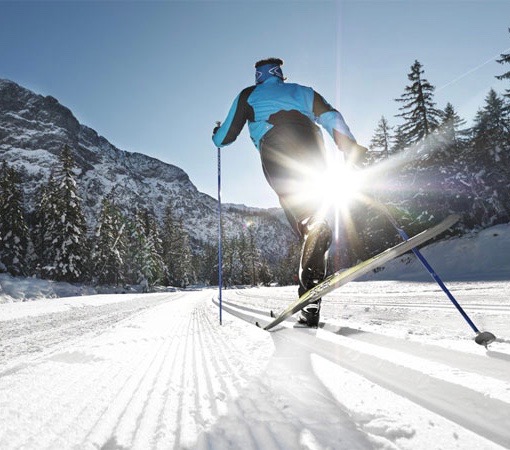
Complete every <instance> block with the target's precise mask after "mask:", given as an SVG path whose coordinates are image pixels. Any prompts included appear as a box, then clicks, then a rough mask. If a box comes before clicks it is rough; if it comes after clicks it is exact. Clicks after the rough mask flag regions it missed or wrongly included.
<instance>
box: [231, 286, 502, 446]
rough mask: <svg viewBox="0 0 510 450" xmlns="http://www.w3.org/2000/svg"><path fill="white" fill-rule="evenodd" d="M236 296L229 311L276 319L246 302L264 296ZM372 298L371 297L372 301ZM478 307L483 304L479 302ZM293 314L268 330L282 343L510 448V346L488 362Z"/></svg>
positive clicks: (480, 357) (482, 357)
mask: <svg viewBox="0 0 510 450" xmlns="http://www.w3.org/2000/svg"><path fill="white" fill-rule="evenodd" d="M227 297H228V295H227ZM231 297H232V298H234V299H235V300H237V302H236V301H229V300H228V299H226V300H224V302H223V305H224V309H225V310H226V311H227V312H229V313H230V314H233V315H234V316H237V317H239V318H241V319H243V320H246V321H248V322H250V323H255V321H265V322H266V323H267V322H268V321H269V320H270V318H269V314H268V313H269V311H268V310H262V309H260V308H257V307H254V306H247V305H249V304H250V299H253V298H257V297H259V298H261V297H262V298H263V296H258V295H257V294H254V293H253V292H249V291H248V292H245V291H237V292H235V294H234V295H232V296H231ZM239 300H242V301H243V304H240V303H239ZM328 302H330V301H329V299H328ZM356 304H357V305H358V302H357V303H356ZM366 305H373V302H372V303H366ZM380 306H394V307H395V306H397V307H410V308H422V307H426V308H427V309H429V308H430V307H431V304H430V303H421V304H413V305H409V304H404V303H402V302H388V303H384V304H383V305H380ZM433 306H436V305H433ZM470 306H475V305H470ZM480 306H484V305H480ZM476 307H477V308H479V306H478V305H476ZM479 309H484V308H479ZM486 309H491V310H495V311H505V312H509V310H510V307H506V306H501V305H498V306H497V307H492V306H488V307H487V308H486ZM294 320H295V319H294ZM294 320H290V321H287V322H284V323H283V324H281V326H279V327H275V330H274V331H270V333H271V334H272V335H273V336H274V340H275V343H276V345H278V342H279V341H286V342H287V344H290V345H294V346H296V347H298V348H302V349H303V350H304V351H309V352H311V353H313V354H316V355H318V356H320V357H323V358H325V359H327V360H329V361H331V362H332V363H334V364H337V365H339V366H341V367H342V368H344V369H347V370H349V371H352V372H354V373H356V374H358V375H361V376H363V377H365V378H366V379H368V380H370V381H372V382H373V383H376V384H377V385H379V386H381V387H383V388H385V389H388V390H390V391H392V392H394V393H395V394H397V395H399V396H402V397H405V398H407V399H409V400H411V401H413V402H414V403H416V404H418V405H421V406H423V407H425V408H427V409H428V410H430V411H433V412H435V413H437V414H439V415H441V416H442V417H445V418H447V419H449V420H451V421H453V422H456V423H457V424H459V425H461V426H462V427H464V428H466V429H469V430H471V431H473V432H474V433H476V434H478V435H480V436H484V437H485V438H487V439H489V440H491V441H493V442H495V443H497V444H499V445H502V446H504V447H505V448H510V390H509V389H510V388H509V386H510V384H509V383H510V364H509V362H510V346H506V348H505V350H506V352H498V351H493V350H489V351H488V352H487V356H490V357H491V358H490V365H489V366H488V363H487V357H486V355H478V354H472V353H464V352H459V351H455V350H450V349H445V348H442V347H439V346H434V345H430V344H423V343H419V342H412V341H408V340H404V339H399V338H395V337H391V336H384V335H381V334H377V333H372V332H368V331H364V330H358V329H351V328H345V327H338V326H335V325H331V324H328V323H327V322H326V323H323V324H322V325H321V327H320V328H319V329H317V330H310V329H302V328H301V327H299V328H300V329H297V330H292V328H293V327H294V326H295V325H296V323H295V321H294ZM473 345H476V344H474V343H473ZM500 345H506V344H500ZM452 370H453V372H454V376H452ZM473 380H474V382H473ZM444 392H448V393H449V396H446V397H445V396H444V395H443V393H444ZM502 411H504V413H502Z"/></svg>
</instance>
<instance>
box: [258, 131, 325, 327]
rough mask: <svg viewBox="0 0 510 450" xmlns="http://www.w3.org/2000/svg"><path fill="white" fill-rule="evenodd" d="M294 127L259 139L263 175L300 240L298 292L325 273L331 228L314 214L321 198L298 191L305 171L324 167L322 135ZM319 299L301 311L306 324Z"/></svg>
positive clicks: (312, 321)
mask: <svg viewBox="0 0 510 450" xmlns="http://www.w3.org/2000/svg"><path fill="white" fill-rule="evenodd" d="M295 128H296V127H294V128H285V129H284V130H282V129H281V127H275V128H273V129H272V130H271V131H270V132H269V133H268V136H267V138H265V139H264V140H263V142H262V145H261V161H262V166H263V169H264V174H265V176H266V179H267V181H268V182H269V184H270V185H271V187H272V188H273V189H274V191H275V192H276V193H277V194H278V197H279V200H280V204H281V205H282V208H283V209H284V211H285V214H286V216H287V219H288V220H289V223H290V224H291V227H292V229H293V230H294V232H295V233H296V234H297V235H298V236H299V238H300V240H301V243H302V251H301V260H300V267H299V281H300V283H299V284H300V285H299V290H298V294H299V296H301V295H302V294H303V293H304V292H306V291H307V290H309V289H311V288H312V287H314V286H316V285H317V284H318V283H319V282H320V281H322V280H323V279H324V278H325V276H326V271H327V267H326V260H327V251H328V249H329V246H330V244H331V239H332V232H331V229H330V227H329V225H328V224H327V222H326V221H325V220H323V219H320V218H319V217H318V214H317V213H318V209H319V207H320V202H321V200H322V199H320V198H316V199H314V198H309V196H307V195H303V194H302V193H301V192H300V191H299V190H300V188H301V186H302V185H303V184H304V183H303V178H304V177H306V175H307V172H309V171H313V170H315V171H317V173H322V172H321V171H323V170H324V169H325V166H326V163H325V158H324V154H325V149H324V144H323V140H322V135H321V134H320V132H319V133H317V131H316V130H315V129H312V128H308V129H307V128H306V127H305V128H299V127H297V130H296V129H295ZM320 303H321V302H320V300H318V301H317V302H316V303H314V304H310V305H308V306H307V307H305V309H304V310H303V311H302V318H301V319H302V321H303V322H305V323H307V325H308V326H317V325H318V322H319V312H320Z"/></svg>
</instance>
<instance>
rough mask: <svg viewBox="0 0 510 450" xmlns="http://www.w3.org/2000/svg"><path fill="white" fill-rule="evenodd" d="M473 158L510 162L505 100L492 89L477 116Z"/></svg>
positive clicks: (488, 163)
mask: <svg viewBox="0 0 510 450" xmlns="http://www.w3.org/2000/svg"><path fill="white" fill-rule="evenodd" d="M472 132H473V141H472V142H473V153H472V158H473V159H474V160H476V161H477V162H478V163H484V164H485V165H489V166H490V165H492V164H494V163H497V164H504V165H505V166H507V167H508V164H509V163H510V124H509V114H508V109H507V108H505V103H504V100H503V99H502V98H501V97H500V96H498V94H497V93H496V91H495V90H494V89H491V90H490V91H489V93H488V95H487V97H486V98H485V106H484V107H483V108H481V109H480V110H479V111H478V113H477V114H476V117H475V123H474V126H473V129H472Z"/></svg>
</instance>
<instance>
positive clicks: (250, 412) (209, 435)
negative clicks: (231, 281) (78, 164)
mask: <svg viewBox="0 0 510 450" xmlns="http://www.w3.org/2000/svg"><path fill="white" fill-rule="evenodd" d="M509 241H510V235H509V227H508V226H504V225H499V226H497V227H493V228H492V229H490V230H485V231H484V232H482V233H479V234H478V235H476V236H471V237H469V238H464V239H450V240H447V241H441V242H438V243H436V244H433V245H431V246H429V247H428V248H426V249H425V250H424V251H423V253H424V254H425V255H426V257H427V258H428V259H429V262H431V263H432V265H433V266H436V265H437V266H441V270H439V268H438V267H435V269H436V271H437V272H438V274H439V275H441V276H443V277H444V278H451V281H449V282H447V286H448V287H449V289H450V290H451V292H452V293H453V295H454V296H455V298H456V299H457V300H458V301H459V303H460V304H461V305H462V306H463V307H464V309H465V310H466V312H467V313H468V314H469V316H470V317H471V319H472V320H473V322H474V323H475V324H476V325H477V326H478V328H480V329H481V330H487V331H490V332H492V333H494V334H495V335H496V336H497V341H496V342H494V343H492V344H490V345H489V347H488V348H487V349H486V348H485V347H483V346H480V345H477V344H476V343H475V342H474V340H473V338H474V337H475V333H474V332H473V331H472V330H471V328H470V327H469V326H468V324H467V323H466V322H465V321H464V319H463V318H462V317H461V315H460V314H459V313H458V311H457V310H456V309H455V308H454V307H453V305H452V304H451V303H450V301H449V300H448V298H447V297H446V296H445V295H444V293H443V292H442V291H441V289H440V288H439V286H438V285H437V284H435V283H434V282H433V281H431V280H428V281H416V280H417V279H419V278H421V272H420V271H419V266H415V264H414V262H412V258H411V259H410V258H408V257H406V258H404V259H403V262H398V261H396V262H393V263H392V264H389V265H387V267H385V269H384V270H382V271H379V272H378V273H377V274H375V275H374V276H380V274H382V273H384V276H385V277H386V278H388V277H389V274H391V273H394V274H397V275H398V276H395V277H394V279H392V280H381V279H370V280H365V281H360V282H352V283H349V284H347V285H346V286H343V287H341V288H340V289H338V290H337V291H335V292H334V293H332V294H329V295H327V296H326V297H325V298H324V301H323V307H322V315H321V325H320V327H319V328H318V329H306V328H298V327H297V324H296V322H295V318H293V319H290V320H287V321H285V322H284V323H283V324H282V325H281V326H278V327H276V329H275V330H274V331H272V332H267V331H264V330H262V329H260V328H257V327H256V326H254V324H253V322H254V321H255V320H259V321H263V320H266V321H267V320H268V312H269V310H271V309H272V310H275V311H279V310H281V309H283V308H284V307H285V306H287V305H288V304H289V302H291V301H292V300H293V299H294V298H295V297H296V287H273V288H266V287H259V288H247V289H241V288H239V289H227V290H223V292H222V294H223V295H222V300H223V313H222V319H223V320H222V322H223V323H222V324H221V325H220V324H219V308H218V305H217V298H218V292H217V290H216V289H188V290H183V291H176V292H159V293H150V294H137V293H129V292H128V293H124V294H120V293H119V294H99V293H97V292H98V291H97V290H93V289H90V288H85V287H81V286H73V285H66V284H58V283H48V282H44V281H43V280H36V279H15V278H9V277H7V276H5V275H2V276H1V277H0V287H1V289H0V297H1V298H2V302H1V303H0V343H1V346H0V449H2V450H3V449H38V450H39V449H104V450H113V449H115V450H120V449H264V450H265V449H310V450H311V449H313V450H315V449H341V450H344V449H345V450H351V449H363V450H365V449H385V450H386V449H410V450H411V449H412V450H421V449H423V450H425V449H427V450H430V449H445V450H449V449H466V450H468V449H469V450H471V449H475V450H476V449H484V450H485V449H490V450H492V449H504V448H506V449H510V302H509V301H508V292H509V290H510V276H506V277H505V275H507V274H508V273H509V272H508V268H509V265H508V264H509V259H510V257H509V256H508V254H509V253H508V250H509V249H508V245H509V244H508V243H509ZM474 257H476V260H477V262H475V261H473V258H474ZM463 268H465V271H463V270H462V269H463ZM476 269H477V270H476ZM421 270H422V271H423V270H424V269H421ZM425 273H426V272H425ZM413 274H415V275H413ZM425 279H426V278H425ZM90 294H95V295H90ZM69 295H74V296H69ZM34 299H37V301H30V300H34Z"/></svg>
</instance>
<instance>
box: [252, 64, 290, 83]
mask: <svg viewBox="0 0 510 450" xmlns="http://www.w3.org/2000/svg"><path fill="white" fill-rule="evenodd" d="M282 66H283V61H282V60H281V59H280V58H267V59H262V60H260V61H258V62H256V63H255V82H256V83H257V84H260V83H263V82H264V81H266V80H267V79H268V78H270V77H278V78H280V79H282V80H285V78H284V77H283V72H282Z"/></svg>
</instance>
